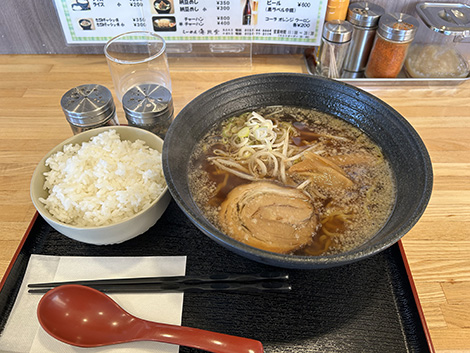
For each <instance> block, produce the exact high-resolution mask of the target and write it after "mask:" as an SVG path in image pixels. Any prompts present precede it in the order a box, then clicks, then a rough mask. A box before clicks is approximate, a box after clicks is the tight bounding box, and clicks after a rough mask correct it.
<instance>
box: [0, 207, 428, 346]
mask: <svg viewBox="0 0 470 353" xmlns="http://www.w3.org/2000/svg"><path fill="white" fill-rule="evenodd" d="M31 254H42V255H57V256H67V255H70V256H168V255H173V256H176V255H186V256H187V269H186V273H187V274H210V273H215V272H257V271H263V270H269V269H272V268H270V267H269V266H266V265H262V264H259V263H256V262H253V261H251V260H248V259H245V258H243V257H240V256H238V255H236V254H234V253H232V252H230V251H228V250H226V249H224V248H223V247H221V246H219V245H217V244H216V243H214V242H213V241H212V240H210V239H209V238H208V237H206V236H205V235H203V234H202V233H201V232H200V231H199V230H198V229H197V228H196V227H195V226H194V225H193V224H192V223H191V222H190V221H189V220H188V219H187V218H186V216H185V215H184V214H183V212H182V211H181V210H180V209H179V208H178V206H177V205H176V204H175V202H174V201H172V202H171V203H170V205H169V207H168V209H167V211H166V212H165V213H164V215H163V216H162V218H161V219H160V220H159V221H158V222H157V224H156V225H155V226H154V227H153V228H151V229H150V230H149V231H147V232H146V233H145V234H143V235H141V236H138V237H137V238H134V239H131V240H129V241H127V242H125V243H122V244H117V245H110V246H95V245H88V244H83V243H79V242H76V241H74V240H71V239H68V238H66V237H65V236H63V235H61V234H60V233H58V232H56V231H55V230H54V229H52V228H51V227H50V226H49V225H48V224H47V223H46V222H45V221H44V220H43V219H42V218H41V217H40V216H37V218H36V219H35V220H34V221H33V223H32V225H31V227H30V230H29V232H28V234H27V235H26V236H25V238H24V242H23V243H22V245H21V246H20V248H19V249H18V251H17V254H16V257H15V259H14V260H13V261H12V263H11V265H10V268H9V271H8V272H7V275H6V277H5V278H4V280H3V286H2V287H1V291H0V333H1V332H2V331H3V328H4V327H5V324H6V321H7V320H8V316H9V314H10V312H11V308H12V306H13V304H14V301H15V298H16V296H17V293H18V290H19V286H20V284H21V280H22V278H23V276H24V272H25V270H26V267H27V264H28V260H29V257H30V255H31ZM288 272H289V274H290V278H291V284H292V288H293V289H292V291H291V292H289V293H287V294H286V293H284V294H279V293H261V294H254V293H250V294H235V293H222V292H210V293H192V294H189V293H187V294H185V296H184V304H183V317H182V322H183V325H185V326H193V327H198V328H202V329H207V330H213V331H218V332H223V333H227V334H232V335H239V336H245V337H250V338H254V339H257V340H260V341H261V342H263V345H264V347H265V352H296V353H303V352H322V353H325V352H381V353H382V352H431V351H432V345H431V344H430V342H428V340H427V337H428V335H427V330H426V328H425V326H423V323H422V321H421V318H420V309H419V306H418V305H417V303H416V300H415V297H414V295H413V289H412V284H411V283H410V281H409V278H408V275H407V272H406V267H405V265H404V261H403V258H402V255H401V252H400V248H399V245H398V244H397V245H394V246H393V247H391V248H389V249H388V250H386V251H383V252H382V253H380V254H378V255H375V256H374V257H371V258H369V259H366V260H363V261H360V262H356V263H354V264H351V265H347V266H343V267H337V268H332V269H325V270H315V271H307V270H288ZM180 352H199V350H195V349H189V348H184V347H181V348H180Z"/></svg>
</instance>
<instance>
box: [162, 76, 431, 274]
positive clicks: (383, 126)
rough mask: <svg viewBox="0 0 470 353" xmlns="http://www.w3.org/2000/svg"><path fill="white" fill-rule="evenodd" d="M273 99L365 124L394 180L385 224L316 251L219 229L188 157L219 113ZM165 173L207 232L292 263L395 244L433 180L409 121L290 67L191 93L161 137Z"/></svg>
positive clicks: (259, 257)
mask: <svg viewBox="0 0 470 353" xmlns="http://www.w3.org/2000/svg"><path fill="white" fill-rule="evenodd" d="M275 105H285V106H294V107H301V108H313V109H316V110H319V111H321V112H325V113H329V114H332V115H334V116H336V117H338V118H340V119H343V120H345V121H347V122H349V123H351V124H352V125H353V126H355V127H357V128H359V129H360V130H362V131H363V132H364V133H365V134H367V135H368V136H369V137H370V138H371V139H372V140H373V141H375V143H376V144H378V145H379V146H380V147H381V148H382V151H383V154H384V155H385V157H386V158H387V159H388V162H389V164H390V167H391V169H392V173H393V176H394V178H395V184H396V199H395V203H394V207H393V210H392V212H391V214H390V216H389V218H388V220H387V221H386V223H385V225H384V226H383V227H382V228H381V229H380V230H379V231H378V232H377V233H376V234H375V235H373V236H372V237H370V238H369V239H368V240H367V241H365V242H364V243H362V244H361V245H358V246H357V247H356V248H353V249H352V250H349V251H346V252H343V253H339V254H333V255H320V256H299V255H289V254H280V253H274V252H270V251H265V250H261V249H258V248H255V247H252V246H249V245H247V244H245V243H242V242H239V241H237V240H235V239H233V238H232V237H230V236H229V235H227V234H225V233H224V232H222V231H220V230H219V229H218V228H217V227H216V226H215V225H214V224H212V223H211V222H210V221H209V220H208V219H207V218H206V217H205V216H204V214H203V212H202V211H201V210H200V209H199V207H198V206H197V204H196V202H195V201H194V199H193V197H192V195H191V192H190V185H189V177H188V174H189V172H190V170H189V169H188V168H189V164H190V156H191V154H192V152H193V150H194V148H195V146H196V145H197V144H198V142H199V141H200V140H201V138H202V137H203V136H204V135H205V134H206V132H207V131H208V130H209V129H210V128H211V127H213V126H215V125H216V124H217V123H219V122H220V121H221V120H223V119H226V118H229V117H231V116H235V115H237V114H239V113H242V112H246V111H250V110H255V109H257V108H262V107H266V106H275ZM163 171H164V174H165V179H166V181H167V185H168V188H169V191H170V193H171V194H172V196H173V198H174V199H175V201H176V202H177V204H178V205H179V207H180V208H181V209H182V210H183V212H184V213H185V214H186V215H187V216H188V217H189V219H190V220H191V221H192V222H193V223H194V224H195V225H196V227H197V228H199V230H201V231H202V232H203V233H204V234H205V235H207V236H208V237H210V238H211V239H213V240H214V241H215V242H216V243H218V244H220V245H222V246H224V247H225V248H227V249H229V250H231V251H233V252H235V253H237V254H239V255H241V256H244V257H246V258H249V259H251V260H254V261H258V262H261V263H264V264H268V265H273V266H278V267H284V268H296V269H317V268H327V267H333V266H339V265H345V264H348V263H351V262H354V261H358V260H361V259H364V258H367V257H369V256H372V255H374V254H377V253H379V252H381V251H383V250H385V249H386V248H388V247H390V246H391V245H393V244H395V243H396V242H397V241H398V240H399V239H400V238H401V237H403V236H404V235H405V234H406V233H407V232H408V231H409V230H410V229H411V228H412V227H413V226H414V224H415V223H416V222H417V221H418V220H419V218H420V217H421V215H422V214H423V212H424V210H425V208H426V206H427V203H428V201H429V198H430V196H431V189H432V181H433V176H432V167H431V162H430V158H429V155H428V152H427V150H426V147H425V146H424V144H423V142H422V140H421V138H420V137H419V135H418V134H417V132H416V131H415V130H414V129H413V127H412V126H411V125H410V124H409V123H408V122H407V121H406V119H405V118H404V117H402V116H401V115H400V114H399V113H398V112H397V111H395V110H394V109H393V108H391V107H390V106H389V105H387V104H386V103H384V102H383V101H381V100H380V99H378V98H376V97H374V96H373V95H371V94H369V93H367V92H365V91H363V90H361V89H359V88H356V87H354V86H351V85H348V84H345V83H342V82H338V81H334V80H330V79H326V78H321V77H315V76H311V75H305V74H292V73H277V74H261V75H253V76H246V77H242V78H238V79H235V80H231V81H228V82H225V83H222V84H220V85H218V86H216V87H214V88H212V89H209V90H208V91H206V92H204V93H202V94H201V95H199V96H198V97H196V98H195V99H194V100H193V101H191V102H190V103H189V104H188V105H187V106H186V107H185V108H184V109H183V110H182V111H181V112H180V113H179V114H178V116H177V118H176V119H175V121H174V122H173V123H172V125H171V127H170V128H169V130H168V132H167V134H166V136H165V143H164V146H163Z"/></svg>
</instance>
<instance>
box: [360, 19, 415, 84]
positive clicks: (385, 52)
mask: <svg viewBox="0 0 470 353" xmlns="http://www.w3.org/2000/svg"><path fill="white" fill-rule="evenodd" d="M418 27H419V22H418V20H417V19H415V18H414V17H412V16H409V15H407V14H404V13H394V14H386V15H384V16H382V17H381V18H380V20H379V27H378V29H377V35H376V37H375V41H374V46H373V47H372V51H371V53H370V56H369V61H368V62H367V66H366V71H365V75H366V77H368V78H395V77H397V76H398V74H399V73H400V71H401V69H402V66H403V63H404V61H405V57H406V53H407V51H408V48H409V46H410V44H411V42H412V41H413V39H414V37H415V34H416V31H417V30H418Z"/></svg>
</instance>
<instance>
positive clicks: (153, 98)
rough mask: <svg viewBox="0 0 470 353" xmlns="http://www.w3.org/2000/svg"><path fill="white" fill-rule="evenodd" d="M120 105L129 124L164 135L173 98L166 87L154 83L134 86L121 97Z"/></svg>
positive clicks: (171, 110) (167, 126)
mask: <svg viewBox="0 0 470 353" xmlns="http://www.w3.org/2000/svg"><path fill="white" fill-rule="evenodd" d="M122 105H123V109H124V113H125V115H126V119H127V122H128V124H129V125H130V126H135V127H139V128H142V129H145V130H148V131H151V132H153V133H154V134H156V135H158V136H160V137H161V138H164V137H165V134H166V132H167V131H168V128H169V127H170V125H171V123H172V121H173V113H174V108H173V98H172V96H171V92H170V91H169V90H168V89H167V88H165V87H163V86H160V85H156V84H142V85H138V86H134V87H132V88H131V89H130V90H128V91H127V92H126V93H125V94H124V96H123V97H122Z"/></svg>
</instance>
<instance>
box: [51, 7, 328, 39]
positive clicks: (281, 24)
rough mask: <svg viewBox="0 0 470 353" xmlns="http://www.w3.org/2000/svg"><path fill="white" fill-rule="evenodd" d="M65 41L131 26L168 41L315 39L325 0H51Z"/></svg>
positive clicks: (99, 36)
mask: <svg viewBox="0 0 470 353" xmlns="http://www.w3.org/2000/svg"><path fill="white" fill-rule="evenodd" d="M53 1H54V2H55V5H56V9H57V13H58V15H59V18H60V21H61V24H62V28H63V31H64V34H65V37H66V41H67V43H68V44H90V43H104V42H106V41H107V40H109V39H110V38H112V37H114V36H116V35H118V34H121V33H124V32H130V31H137V30H147V31H155V32H157V33H158V34H160V35H161V36H162V37H164V38H165V40H167V41H168V42H182V43H184V42H186V43H190V42H201V43H203V42H206V43H207V42H254V43H270V44H275V43H278V44H296V45H309V46H312V45H318V44H319V43H320V38H321V29H322V26H323V22H324V17H325V12H326V4H327V2H328V1H327V0H260V1H257V0H53Z"/></svg>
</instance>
